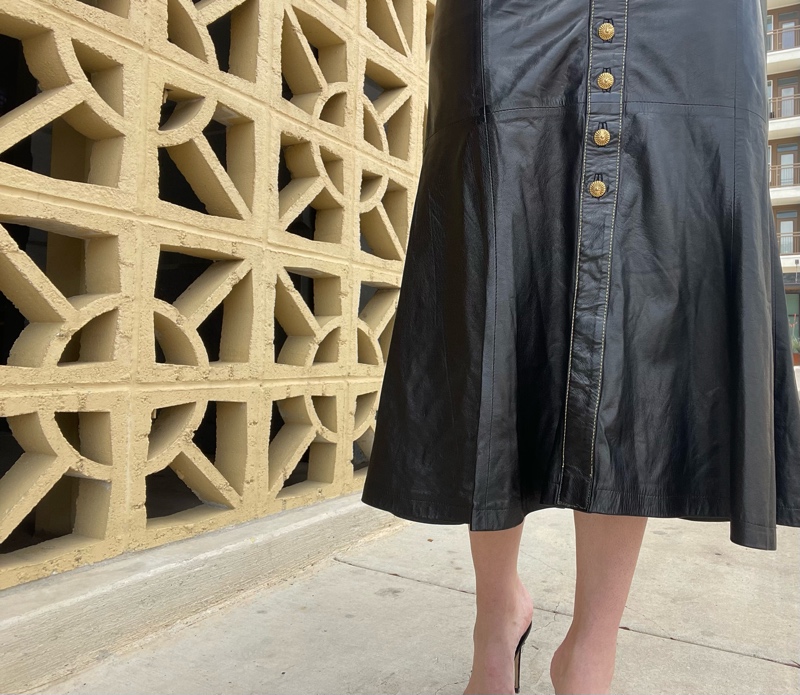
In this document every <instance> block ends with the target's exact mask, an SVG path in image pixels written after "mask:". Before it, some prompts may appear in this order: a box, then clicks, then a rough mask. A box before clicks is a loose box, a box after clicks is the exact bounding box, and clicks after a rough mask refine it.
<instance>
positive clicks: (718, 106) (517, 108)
mask: <svg viewBox="0 0 800 695" xmlns="http://www.w3.org/2000/svg"><path fill="white" fill-rule="evenodd" d="M583 103H585V102H583V101H575V102H572V101H571V102H568V103H566V104H556V105H553V106H545V105H541V106H511V107H509V108H507V109H490V110H487V111H486V113H487V114H490V115H491V114H496V113H505V112H507V111H539V110H543V109H564V108H567V107H570V106H580V105H581V104H583ZM624 103H625V104H666V105H668V106H697V107H699V108H709V109H728V110H729V111H742V112H745V113H749V114H752V115H753V116H757V117H758V118H759V119H760V120H762V121H764V122H765V123H768V122H769V120H768V119H767V118H765V117H764V114H762V113H758V112H757V111H753V110H752V109H745V108H737V107H736V106H726V105H724V104H696V103H694V102H681V101H643V100H640V99H626V100H625V102H624ZM482 115H483V114H481V113H474V114H469V115H468V116H463V117H462V118H457V119H456V120H454V121H448V122H447V123H445V124H444V125H442V126H441V127H440V128H439V129H438V130H435V131H434V132H432V133H431V134H430V135H428V136H427V137H426V138H425V142H427V141H428V140H430V139H431V138H432V137H434V136H435V135H438V134H439V133H441V132H442V131H443V130H445V128H449V127H450V126H452V125H455V124H457V123H461V122H462V121H468V120H470V119H479V118H480V117H481V116H482Z"/></svg>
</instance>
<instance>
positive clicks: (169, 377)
mask: <svg viewBox="0 0 800 695" xmlns="http://www.w3.org/2000/svg"><path fill="white" fill-rule="evenodd" d="M434 8H435V4H434V3H433V2H431V1H430V0H240V1H237V0H203V1H202V2H198V3H194V2H191V0H165V2H152V1H149V0H96V1H93V2H91V3H89V2H81V1H79V0H7V1H6V2H4V3H3V7H2V9H0V63H1V64H2V65H3V71H2V73H3V74H2V75H0V588H3V587H8V586H12V585H15V584H19V583H22V582H27V581H30V580H33V579H36V578H39V577H43V576H45V575H48V574H52V573H54V572H62V571H64V570H68V569H70V568H74V567H77V566H80V565H85V564H89V563H93V562H97V561H98V560H101V559H104V558H109V557H112V556H115V555H119V554H120V553H123V552H127V551H133V550H137V549H141V548H146V547H151V546H155V545H159V544H162V543H166V542H169V541H172V540H175V539H179V538H184V537H187V536H192V535H195V534H198V533H203V532H205V531H208V530H212V529H217V528H221V527H224V526H229V525H232V524H236V523H240V522H242V521H245V520H250V519H255V518H259V517H263V516H266V515H269V514H272V513H274V512H277V511H281V510H284V509H291V508H296V507H301V506H304V505H308V504H312V503H314V502H316V501H318V500H321V499H325V498H331V497H337V496H340V495H342V494H345V493H349V492H354V491H356V490H358V489H359V488H360V487H361V485H362V483H363V477H364V473H365V468H366V465H367V463H368V461H369V453H370V449H371V443H372V434H373V432H374V420H375V409H376V406H377V403H378V396H379V391H380V386H381V379H382V375H383V369H384V365H385V360H386V355H387V353H388V348H389V342H390V339H391V334H392V327H393V322H394V313H395V309H396V306H397V297H398V292H399V286H400V280H401V277H402V268H403V263H404V259H405V249H406V248H407V245H408V225H409V220H410V217H411V212H412V209H411V206H412V204H413V199H414V191H415V187H416V184H417V176H418V172H419V167H420V165H421V156H422V142H423V138H424V136H425V133H424V120H425V117H426V112H425V109H426V104H425V102H426V99H427V90H428V86H427V70H428V52H429V43H430V33H431V26H432V22H433V14H434Z"/></svg>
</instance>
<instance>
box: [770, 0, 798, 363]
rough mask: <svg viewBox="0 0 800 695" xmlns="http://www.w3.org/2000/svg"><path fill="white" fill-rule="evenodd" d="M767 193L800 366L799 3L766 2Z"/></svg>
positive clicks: (795, 351) (796, 358)
mask: <svg viewBox="0 0 800 695" xmlns="http://www.w3.org/2000/svg"><path fill="white" fill-rule="evenodd" d="M767 8H768V9H767V52H768V53H767V72H768V78H767V94H768V98H769V141H770V142H769V164H770V193H771V197H772V209H773V212H774V215H775V229H776V230H777V234H778V242H779V247H780V252H781V266H782V268H783V281H784V285H785V287H786V305H787V311H788V313H789V325H790V328H791V331H792V337H793V341H792V347H793V353H794V360H795V364H796V365H800V320H798V317H800V3H797V2H787V1H786V0H768V5H767Z"/></svg>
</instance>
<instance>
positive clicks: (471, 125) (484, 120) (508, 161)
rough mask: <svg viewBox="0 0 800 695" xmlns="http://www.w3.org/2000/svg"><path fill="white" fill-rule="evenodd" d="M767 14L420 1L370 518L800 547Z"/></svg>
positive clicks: (692, 5) (750, 3) (370, 478)
mask: <svg viewBox="0 0 800 695" xmlns="http://www.w3.org/2000/svg"><path fill="white" fill-rule="evenodd" d="M764 12H765V10H764V8H763V3H762V1H761V0H702V2H700V1H698V0H671V1H670V2H651V1H650V0H594V1H591V0H536V1H535V2H534V1H533V0H438V2H437V8H436V14H435V19H434V24H433V36H432V45H431V57H430V87H429V104H428V113H427V122H426V131H425V138H426V139H425V145H424V153H423V163H422V169H421V171H420V178H419V187H418V189H417V194H416V200H415V204H414V213H413V218H412V222H411V231H410V236H409V244H408V249H407V256H406V260H405V265H404V270H403V279H402V287H401V291H400V295H399V303H398V306H397V314H396V318H395V324H394V329H393V333H392V336H391V341H390V346H389V352H388V357H387V362H386V371H385V377H384V380H383V386H382V390H381V393H380V399H379V405H378V414H377V422H376V425H375V433H374V441H373V446H372V451H371V456H370V462H369V468H368V470H367V475H366V480H365V485H364V490H363V493H362V500H363V501H364V502H365V503H367V504H369V505H372V506H375V507H378V508H381V509H384V510H387V511H390V512H392V513H394V514H395V515H397V516H400V517H403V518H406V519H412V520H415V521H420V522H428V523H444V524H455V523H467V524H469V528H470V529H471V530H499V529H506V528H509V527H512V526H515V525H517V524H519V523H520V522H521V521H522V520H523V518H524V516H525V515H526V514H527V513H528V512H531V511H535V510H537V509H542V508H545V507H569V508H574V509H580V510H583V511H587V512H597V513H603V514H619V515H634V516H650V517H683V518H691V519H698V520H717V521H719V520H725V521H730V538H731V540H732V541H733V542H734V543H738V544H740V545H744V546H749V547H753V548H762V549H773V548H775V545H776V534H775V527H776V524H782V525H791V526H798V525H800V405H799V404H798V394H797V387H796V384H795V379H794V373H793V367H792V359H791V348H790V337H789V327H788V320H787V315H786V300H785V295H784V289H783V281H782V273H781V265H780V258H779V250H778V244H777V238H776V235H775V228H774V222H773V218H772V211H771V206H770V195H769V182H768V169H767V153H766V147H767V132H768V130H767V113H768V112H767V95H766V53H765V38H764Z"/></svg>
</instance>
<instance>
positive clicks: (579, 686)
mask: <svg viewBox="0 0 800 695" xmlns="http://www.w3.org/2000/svg"><path fill="white" fill-rule="evenodd" d="M615 659H616V630H615V631H613V634H612V631H607V632H605V633H603V634H596V633H593V634H592V635H584V636H582V637H581V636H576V635H575V634H574V633H573V632H572V629H570V632H568V633H567V636H566V637H565V638H564V641H563V642H562V643H561V644H560V645H559V647H558V649H556V651H555V653H554V654H553V658H552V661H551V662H550V679H551V681H552V682H553V687H554V689H555V692H556V695H567V693H591V695H605V694H607V693H608V692H609V689H610V687H611V681H612V679H613V677H614V663H615Z"/></svg>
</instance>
